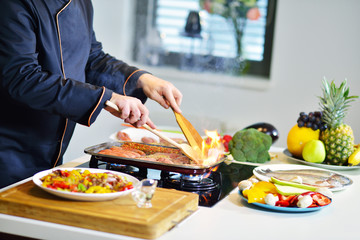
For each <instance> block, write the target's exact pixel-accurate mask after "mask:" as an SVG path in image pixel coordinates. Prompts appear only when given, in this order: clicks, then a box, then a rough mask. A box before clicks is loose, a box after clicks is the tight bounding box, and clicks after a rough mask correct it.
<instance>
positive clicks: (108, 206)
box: [0, 181, 199, 239]
mask: <svg viewBox="0 0 360 240" xmlns="http://www.w3.org/2000/svg"><path fill="white" fill-rule="evenodd" d="M198 200H199V196H198V195H197V194H195V193H188V192H182V191H177V190H173V189H163V188H157V190H156V192H155V195H154V197H153V199H152V204H153V207H152V208H147V209H145V208H138V207H137V206H136V204H135V202H134V201H133V200H132V198H131V196H130V195H128V196H125V197H120V198H117V199H115V200H111V201H102V202H84V201H73V200H67V199H63V198H60V197H57V196H54V195H52V194H50V193H47V192H45V191H43V190H42V189H40V188H39V187H37V186H36V185H35V184H34V183H33V182H32V181H28V182H25V183H24V184H21V185H19V186H16V187H14V188H11V189H8V190H6V191H4V192H1V193H0V213H4V214H8V215H14V216H20V217H25V218H31V219H36V220H42V221H46V222H52V223H59V224H64V225H70V226H75V227H81V228H87V229H92V230H97V231H102V232H109V233H115V234H120V235H127V236H132V237H138V238H146V239H155V238H157V237H159V236H160V235H162V234H163V233H165V232H167V231H168V230H169V229H171V228H172V227H173V226H174V225H176V224H177V223H179V222H180V221H181V220H183V219H184V218H185V217H187V216H188V215H190V214H191V213H193V212H194V211H196V210H197V209H198Z"/></svg>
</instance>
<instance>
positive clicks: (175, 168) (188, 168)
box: [84, 142, 226, 174]
mask: <svg viewBox="0 0 360 240" xmlns="http://www.w3.org/2000/svg"><path fill="white" fill-rule="evenodd" d="M124 143H125V142H106V143H101V144H98V145H95V146H91V147H88V148H86V149H85V150H84V152H85V153H87V154H90V155H91V156H92V160H91V161H93V160H95V161H96V160H97V161H102V162H106V163H118V164H124V165H131V166H134V167H139V168H151V169H157V170H163V171H168V172H177V173H182V174H204V173H207V172H209V171H210V170H211V169H212V168H214V167H216V166H217V165H219V164H220V163H222V162H224V161H225V159H226V157H222V158H221V159H219V160H218V161H217V162H215V163H212V164H210V165H205V166H203V165H201V166H200V165H183V164H169V163H161V162H153V161H147V160H143V159H136V158H124V157H118V156H112V155H106V154H100V153H98V152H99V151H101V150H104V149H107V148H110V147H113V146H118V147H120V146H122V145H123V144H124ZM135 144H137V145H143V146H144V147H146V146H152V147H154V146H155V147H158V148H159V149H162V148H168V149H174V150H177V148H173V147H167V146H160V145H155V144H147V143H137V142H136V143H135ZM159 152H161V151H159ZM90 164H91V162H90Z"/></svg>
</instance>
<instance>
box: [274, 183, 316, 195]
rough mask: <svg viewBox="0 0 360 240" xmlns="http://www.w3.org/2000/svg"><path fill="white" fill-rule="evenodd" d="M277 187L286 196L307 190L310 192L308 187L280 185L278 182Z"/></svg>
mask: <svg viewBox="0 0 360 240" xmlns="http://www.w3.org/2000/svg"><path fill="white" fill-rule="evenodd" d="M274 185H275V187H276V191H277V192H278V193H280V194H281V195H284V196H290V195H300V194H302V193H305V192H309V190H308V189H303V188H298V187H292V186H286V185H280V184H277V183H274Z"/></svg>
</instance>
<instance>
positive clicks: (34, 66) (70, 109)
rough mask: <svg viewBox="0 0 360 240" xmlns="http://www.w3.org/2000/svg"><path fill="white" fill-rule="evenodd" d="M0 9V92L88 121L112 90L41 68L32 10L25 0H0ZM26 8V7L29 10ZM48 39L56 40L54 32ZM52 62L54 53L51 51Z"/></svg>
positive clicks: (62, 114)
mask: <svg viewBox="0 0 360 240" xmlns="http://www.w3.org/2000/svg"><path fill="white" fill-rule="evenodd" d="M1 8H2V9H1V10H0V33H1V34H0V84H1V85H0V87H1V94H6V95H7V98H8V99H11V101H12V102H15V103H16V104H17V105H18V104H20V105H21V106H24V105H26V106H27V107H29V108H32V109H35V110H40V111H46V112H49V113H51V114H57V115H61V116H63V117H65V118H69V119H71V120H73V121H75V122H78V123H81V124H84V125H90V124H91V123H92V122H94V121H95V119H96V117H97V115H98V114H99V113H100V110H101V109H102V108H103V106H104V105H103V103H104V102H105V101H106V100H107V99H109V98H110V97H111V94H112V91H111V90H107V89H105V87H102V86H101V85H100V86H99V85H98V86H95V85H92V84H89V83H84V82H80V81H76V80H74V79H64V77H63V75H62V74H61V71H53V72H52V71H48V70H44V69H43V67H42V65H41V64H40V63H39V61H40V60H39V57H40V56H41V53H39V48H38V44H39V43H38V42H37V34H41V32H40V33H39V29H37V24H36V23H35V20H34V19H36V17H35V16H36V12H35V11H36V10H34V9H31V6H30V3H29V2H25V1H2V4H1ZM29 9H30V10H29ZM53 37H54V38H53V39H49V40H50V41H54V42H55V41H57V39H56V38H57V36H56V35H54V36H53ZM53 54H54V56H53V58H51V59H54V62H55V63H56V64H58V59H59V58H58V56H57V55H56V54H58V53H53Z"/></svg>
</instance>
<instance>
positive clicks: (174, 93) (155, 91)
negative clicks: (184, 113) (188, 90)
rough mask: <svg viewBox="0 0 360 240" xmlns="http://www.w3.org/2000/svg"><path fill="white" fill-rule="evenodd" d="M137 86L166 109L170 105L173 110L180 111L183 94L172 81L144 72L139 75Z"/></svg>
mask: <svg viewBox="0 0 360 240" xmlns="http://www.w3.org/2000/svg"><path fill="white" fill-rule="evenodd" d="M138 87H141V88H142V89H143V91H144V93H145V95H146V96H147V97H148V98H150V99H152V100H154V101H156V102H158V103H159V104H160V105H161V106H163V107H164V108H166V109H168V108H169V107H170V106H171V107H172V109H174V111H175V112H178V113H181V110H180V107H179V106H180V104H181V101H182V97H183V96H182V94H181V92H180V91H179V90H178V89H177V88H176V87H175V86H174V85H173V84H172V83H170V82H168V81H165V80H162V79H160V78H158V77H155V76H153V75H151V74H148V73H146V74H143V75H141V76H140V78H139V81H138ZM169 104H170V106H169Z"/></svg>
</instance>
